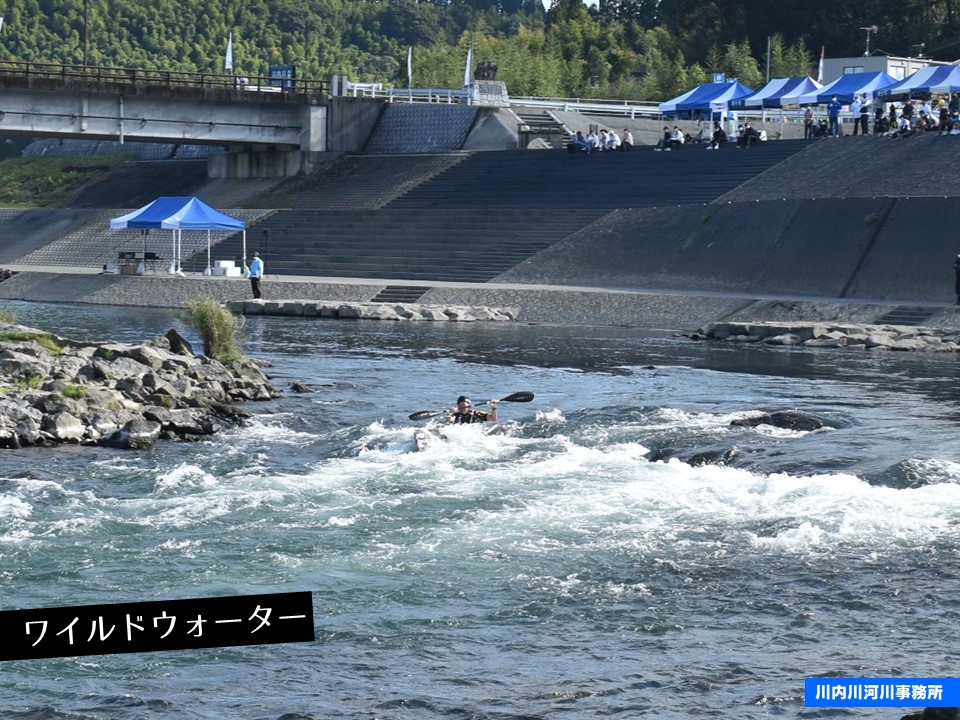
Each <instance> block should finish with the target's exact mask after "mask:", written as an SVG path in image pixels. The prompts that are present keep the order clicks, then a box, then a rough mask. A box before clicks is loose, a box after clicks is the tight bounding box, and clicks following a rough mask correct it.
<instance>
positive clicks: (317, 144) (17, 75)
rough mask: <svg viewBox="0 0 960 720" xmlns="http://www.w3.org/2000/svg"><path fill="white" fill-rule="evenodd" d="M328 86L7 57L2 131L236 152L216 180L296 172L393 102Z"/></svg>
mask: <svg viewBox="0 0 960 720" xmlns="http://www.w3.org/2000/svg"><path fill="white" fill-rule="evenodd" d="M251 80H252V82H251ZM280 82H290V81H285V80H284V81H280ZM327 90H328V87H327V83H326V82H324V81H316V80H301V79H296V80H294V81H293V85H292V87H291V86H289V85H288V86H287V87H286V88H284V87H276V86H274V85H271V78H266V77H260V78H252V79H249V78H237V77H234V76H231V75H218V74H211V73H188V72H177V71H161V70H142V69H131V68H111V67H90V66H83V65H59V64H44V63H26V62H11V61H5V62H0V135H5V136H14V135H27V136H30V137H36V138H42V137H57V138H67V139H92V140H118V141H120V142H133V141H136V142H163V143H190V144H207V145H219V146H222V147H225V148H226V149H227V152H226V153H218V154H217V155H216V156H213V157H211V159H210V162H209V166H208V174H209V175H210V177H278V176H288V175H295V174H297V173H299V172H301V171H302V170H304V169H308V168H309V166H310V165H311V164H312V162H314V161H315V160H316V159H317V158H316V156H317V155H318V154H322V153H327V152H338V151H339V152H343V151H347V150H351V149H355V148H353V147H351V145H355V144H356V143H357V142H358V141H356V140H351V137H352V135H351V133H350V132H349V131H346V132H345V131H344V130H343V128H349V127H350V126H352V125H357V131H359V132H362V131H363V130H364V128H365V129H366V132H369V127H370V126H371V125H372V123H373V122H375V118H376V117H377V116H378V114H379V112H380V110H381V109H382V106H383V102H382V101H377V100H371V99H364V98H331V97H330V96H329V94H328V92H327ZM363 118H367V121H366V122H363ZM332 137H333V141H331V138H332ZM364 137H365V135H364Z"/></svg>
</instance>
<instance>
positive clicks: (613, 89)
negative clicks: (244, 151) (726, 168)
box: [0, 0, 960, 158]
mask: <svg viewBox="0 0 960 720" xmlns="http://www.w3.org/2000/svg"><path fill="white" fill-rule="evenodd" d="M87 2H88V7H89V13H88V16H87V28H86V29H87V37H88V41H87V58H88V63H89V64H90V65H101V66H119V67H142V68H153V69H171V70H184V71H199V72H214V73H222V72H225V70H224V55H225V51H226V44H227V37H228V35H229V34H230V33H233V40H234V46H233V47H234V53H233V58H234V73H235V74H237V75H245V76H249V77H256V76H261V75H265V74H267V72H268V68H269V66H270V65H281V64H283V65H285V64H295V65H296V66H297V72H298V75H299V76H300V77H305V78H326V77H329V76H330V75H332V74H340V75H346V76H348V77H349V78H351V79H353V80H356V81H364V82H381V83H384V84H386V85H394V86H401V87H402V86H405V85H406V81H407V63H406V56H407V48H408V47H410V46H413V48H414V86H416V87H430V86H434V87H437V86H441V87H455V88H456V87H460V85H461V84H462V81H463V73H464V67H465V60H466V52H467V48H468V47H469V46H470V42H471V40H473V42H474V60H475V62H479V61H481V60H492V61H494V62H496V63H497V64H498V66H499V68H500V71H499V73H498V79H501V80H504V81H506V83H507V86H508V89H509V90H510V92H511V94H513V95H518V96H522V95H554V96H557V95H565V96H572V97H573V96H576V97H609V98H623V99H632V100H663V99H666V98H668V97H671V96H672V95H674V94H676V93H678V92H682V91H684V90H687V89H689V88H691V87H692V86H694V85H696V84H697V83H698V82H702V81H704V79H705V78H706V77H707V73H709V72H714V71H720V72H725V73H727V75H728V76H729V77H737V78H738V79H739V80H740V81H741V82H744V83H745V84H747V85H751V86H759V84H761V83H762V81H763V80H764V79H765V76H766V69H767V68H766V51H767V42H768V38H769V39H770V45H771V52H770V76H771V77H784V76H787V75H804V74H807V73H810V72H815V64H816V56H817V55H818V54H819V49H820V47H821V46H826V50H827V54H828V55H829V56H833V57H839V56H846V55H860V54H862V52H863V48H864V41H865V35H864V33H863V32H862V31H861V30H860V28H861V27H862V26H864V25H877V26H878V28H879V29H878V31H877V32H876V34H875V35H874V36H873V39H872V44H871V47H872V49H874V50H880V51H883V52H887V53H893V54H900V55H916V54H917V52H918V50H919V44H920V43H924V44H925V47H924V50H925V51H926V53H927V54H928V55H932V56H933V57H935V58H937V59H947V60H952V59H954V54H955V53H956V52H958V48H960V17H958V16H957V13H956V12H955V9H954V7H953V3H954V0H896V1H894V0H875V1H874V2H872V3H870V4H868V6H866V7H864V5H863V3H862V2H860V3H854V2H853V0H835V1H834V2H830V3H811V2H810V1H809V0H803V1H802V2H801V0H781V1H780V2H778V3H770V2H767V1H766V0H741V1H740V2H736V3H731V2H722V1H721V0H600V2H599V4H594V5H591V6H586V5H584V4H583V2H582V0H553V2H552V3H548V4H549V6H550V7H549V10H545V9H544V6H543V5H542V4H541V2H539V0H419V1H418V0H377V1H375V2H373V1H371V2H364V1H362V0H246V1H244V2H241V0H200V1H199V2H194V3H183V2H173V0H151V2H144V0H124V1H123V2H121V0H87ZM2 14H3V16H4V24H3V30H2V36H0V40H2V41H0V60H2V61H9V60H14V61H30V62H51V63H71V64H80V63H82V62H83V58H84V0H62V1H58V2H53V0H6V3H5V6H4V8H3V9H2ZM905 18H909V22H906V21H905ZM15 150H16V148H13V147H8V148H4V147H0V158H2V157H3V156H4V155H13V154H15Z"/></svg>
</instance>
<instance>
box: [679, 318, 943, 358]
mask: <svg viewBox="0 0 960 720" xmlns="http://www.w3.org/2000/svg"><path fill="white" fill-rule="evenodd" d="M688 337H690V338H692V339H694V340H704V339H707V340H725V341H728V342H739V343H766V344H768V345H802V346H804V347H826V348H853V349H860V350H900V351H911V352H953V353H955V352H958V351H960V330H956V329H953V330H947V329H942V328H929V327H913V326H905V325H861V324H831V323H778V322H759V323H747V322H719V323H709V324H708V325H705V326H703V327H702V328H700V330H699V331H698V332H695V333H692V334H691V335H689V336H688Z"/></svg>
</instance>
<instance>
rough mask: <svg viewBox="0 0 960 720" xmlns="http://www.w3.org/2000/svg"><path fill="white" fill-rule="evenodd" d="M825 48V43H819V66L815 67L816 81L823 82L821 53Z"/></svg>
mask: <svg viewBox="0 0 960 720" xmlns="http://www.w3.org/2000/svg"><path fill="white" fill-rule="evenodd" d="M826 49H827V46H826V45H821V46H820V66H819V68H818V69H817V82H818V83H822V82H823V53H824V51H825V50H826Z"/></svg>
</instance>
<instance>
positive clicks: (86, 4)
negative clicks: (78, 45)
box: [83, 0, 90, 67]
mask: <svg viewBox="0 0 960 720" xmlns="http://www.w3.org/2000/svg"><path fill="white" fill-rule="evenodd" d="M89 15H90V0H83V66H84V67H87V65H88V64H89V63H87V45H88V43H89V40H90V33H89V32H88V30H87V18H88V17H89Z"/></svg>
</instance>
